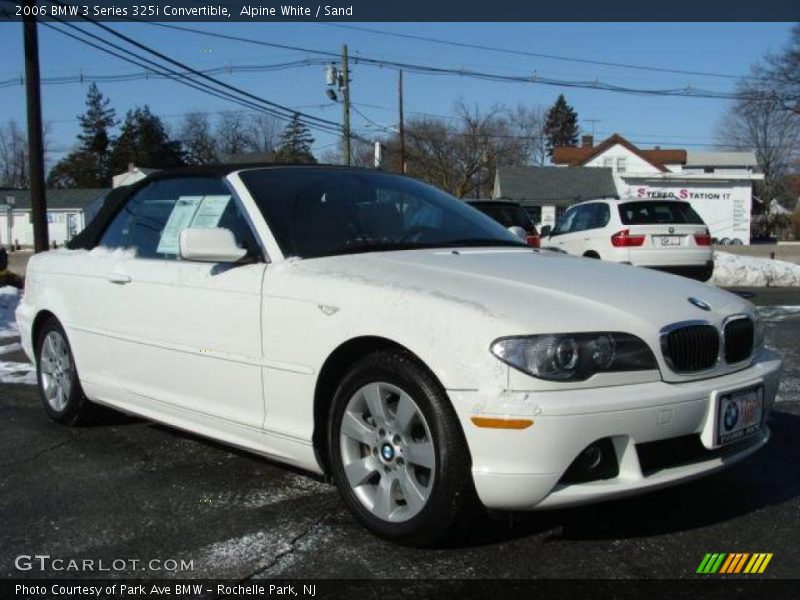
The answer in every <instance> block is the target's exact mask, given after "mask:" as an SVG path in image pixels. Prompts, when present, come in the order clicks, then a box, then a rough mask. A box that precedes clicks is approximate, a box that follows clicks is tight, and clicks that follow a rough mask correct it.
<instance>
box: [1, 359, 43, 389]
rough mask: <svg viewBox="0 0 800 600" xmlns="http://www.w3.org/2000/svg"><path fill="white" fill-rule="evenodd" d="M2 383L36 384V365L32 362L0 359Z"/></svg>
mask: <svg viewBox="0 0 800 600" xmlns="http://www.w3.org/2000/svg"><path fill="white" fill-rule="evenodd" d="M0 383H24V384H26V385H36V383H37V382H36V367H34V366H33V365H32V364H30V363H21V362H10V361H0Z"/></svg>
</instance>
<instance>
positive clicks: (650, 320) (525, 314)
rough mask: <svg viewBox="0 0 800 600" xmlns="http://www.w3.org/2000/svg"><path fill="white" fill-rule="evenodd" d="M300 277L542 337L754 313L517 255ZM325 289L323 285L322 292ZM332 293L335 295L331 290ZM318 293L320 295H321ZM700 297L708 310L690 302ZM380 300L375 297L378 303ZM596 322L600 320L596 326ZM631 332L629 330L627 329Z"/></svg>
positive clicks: (652, 281)
mask: <svg viewBox="0 0 800 600" xmlns="http://www.w3.org/2000/svg"><path fill="white" fill-rule="evenodd" d="M292 266H293V267H296V268H297V271H299V272H297V271H296V272H297V274H298V275H299V274H300V273H303V274H307V275H312V274H313V275H314V276H315V277H320V276H322V278H323V279H328V278H333V279H335V280H337V281H338V282H343V281H348V282H350V283H357V284H358V285H359V286H368V287H371V288H374V292H375V293H376V294H378V293H380V292H383V293H386V292H389V293H392V291H394V292H397V293H401V292H402V293H403V294H408V293H412V294H418V295H424V296H429V297H431V298H435V299H437V300H440V301H444V302H452V303H454V304H458V305H460V306H461V307H464V306H466V307H472V308H474V309H475V311H476V312H479V313H481V314H483V315H485V316H490V317H492V318H495V319H499V320H501V321H505V322H512V323H514V324H517V325H522V326H526V325H530V328H529V330H531V331H542V330H543V329H542V326H543V324H546V325H547V327H548V328H552V330H561V331H580V330H584V331H586V330H598V328H601V327H609V328H611V327H614V328H617V329H621V328H622V327H623V326H626V325H628V326H633V325H637V324H638V325H639V327H636V329H640V328H646V329H648V330H650V331H652V329H653V326H654V325H657V326H658V327H661V326H663V325H666V324H669V323H674V322H677V321H685V320H691V319H706V320H709V321H711V322H714V323H718V322H720V321H721V320H722V319H723V318H724V317H725V316H728V315H730V314H734V313H741V312H748V311H750V310H752V306H751V305H750V303H749V302H746V301H744V300H742V299H741V298H739V297H738V296H735V295H733V294H730V293H728V292H725V291H723V290H720V289H718V288H715V287H712V286H709V285H705V284H703V283H699V282H696V281H692V280H689V279H686V278H683V277H678V276H674V275H668V274H664V273H660V272H656V271H652V270H648V269H642V268H637V267H632V266H626V265H618V264H613V263H607V262H602V261H598V260H594V259H584V258H575V257H570V256H565V255H563V254H558V253H551V252H546V251H545V252H536V251H532V250H526V249H515V248H473V249H457V250H452V249H435V250H411V251H400V252H382V253H368V254H353V255H345V256H336V257H329V258H321V259H314V260H302V261H296V262H294V263H293V264H292ZM323 287H326V286H323ZM329 289H330V288H329ZM320 291H321V290H320ZM690 297H694V298H698V299H700V300H702V301H704V302H706V303H707V304H709V305H710V306H711V307H712V310H711V311H704V310H702V309H700V308H698V307H696V306H694V305H693V304H691V303H690V302H689V301H688V298H690ZM374 298H376V299H377V296H374ZM598 317H601V318H602V319H603V320H602V321H600V322H598ZM626 329H627V330H631V327H626Z"/></svg>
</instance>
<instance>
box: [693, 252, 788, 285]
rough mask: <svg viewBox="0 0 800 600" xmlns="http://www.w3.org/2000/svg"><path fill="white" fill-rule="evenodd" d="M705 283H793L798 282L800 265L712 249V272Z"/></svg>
mask: <svg viewBox="0 0 800 600" xmlns="http://www.w3.org/2000/svg"><path fill="white" fill-rule="evenodd" d="M708 283H710V284H712V285H717V286H721V287H767V286H769V287H796V286H800V265H796V264H794V263H790V262H785V261H782V260H772V259H770V258H758V257H755V256H739V255H737V254H729V253H728V252H714V274H713V275H712V277H711V279H709V280H708Z"/></svg>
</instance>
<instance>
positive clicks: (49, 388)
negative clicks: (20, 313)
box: [36, 319, 94, 425]
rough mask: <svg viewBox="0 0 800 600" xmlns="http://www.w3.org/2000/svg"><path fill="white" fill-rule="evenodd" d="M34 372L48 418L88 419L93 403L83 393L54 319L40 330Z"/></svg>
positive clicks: (70, 422)
mask: <svg viewBox="0 0 800 600" xmlns="http://www.w3.org/2000/svg"><path fill="white" fill-rule="evenodd" d="M36 372H37V378H38V381H39V395H40V396H41V398H42V404H43V405H44V410H45V412H46V413H47V415H48V416H49V417H50V418H51V419H53V420H54V421H58V422H59V423H63V424H65V425H77V424H79V423H80V422H83V421H85V420H87V418H88V417H89V416H90V415H91V413H92V409H93V408H94V406H93V405H92V404H91V403H90V402H89V401H88V400H87V399H86V397H85V396H84V395H83V390H82V389H81V384H80V381H78V371H77V369H76V368H75V359H74V357H73V355H72V349H71V348H70V345H69V342H68V341H67V335H66V333H65V332H64V328H63V327H61V325H60V324H59V322H58V321H56V320H55V319H49V320H48V321H47V322H46V323H45V324H44V325H43V326H42V329H41V331H40V332H39V337H38V340H37V344H36Z"/></svg>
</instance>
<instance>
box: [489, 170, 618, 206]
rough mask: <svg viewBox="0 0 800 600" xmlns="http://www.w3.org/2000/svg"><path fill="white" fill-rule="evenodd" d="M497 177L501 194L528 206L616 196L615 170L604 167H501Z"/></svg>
mask: <svg viewBox="0 0 800 600" xmlns="http://www.w3.org/2000/svg"><path fill="white" fill-rule="evenodd" d="M495 177H496V178H497V180H498V183H499V186H498V187H499V192H500V196H503V197H506V198H511V199H512V200H515V201H517V202H519V203H520V204H522V205H526V206H542V205H554V206H568V205H571V204H575V203H576V202H581V201H583V200H590V199H592V198H608V197H617V186H616V185H615V184H614V177H613V175H612V171H611V169H608V168H604V167H500V168H498V169H497V174H496V175H495ZM498 187H496V188H495V189H498Z"/></svg>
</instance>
